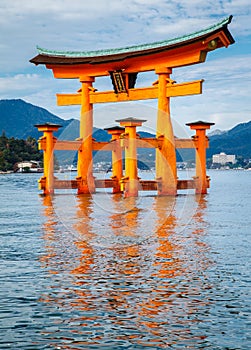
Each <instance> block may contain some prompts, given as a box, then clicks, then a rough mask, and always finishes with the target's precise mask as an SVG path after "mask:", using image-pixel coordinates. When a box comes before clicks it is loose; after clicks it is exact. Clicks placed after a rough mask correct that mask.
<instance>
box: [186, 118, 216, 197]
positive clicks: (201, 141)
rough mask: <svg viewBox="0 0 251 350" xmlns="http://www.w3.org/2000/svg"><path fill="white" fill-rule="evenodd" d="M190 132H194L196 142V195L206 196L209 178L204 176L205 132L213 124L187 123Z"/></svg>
mask: <svg viewBox="0 0 251 350" xmlns="http://www.w3.org/2000/svg"><path fill="white" fill-rule="evenodd" d="M186 125H188V126H190V129H191V130H196V135H195V136H194V140H195V141H196V190H195V193H196V194H206V193H207V188H208V187H209V184H208V181H209V178H208V177H207V174H206V149H207V147H208V137H207V136H206V130H207V129H210V127H211V126H212V125H214V123H207V122H203V121H198V122H194V123H187V124H186Z"/></svg>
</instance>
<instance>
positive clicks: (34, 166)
mask: <svg viewBox="0 0 251 350" xmlns="http://www.w3.org/2000/svg"><path fill="white" fill-rule="evenodd" d="M16 167H17V172H18V173H23V172H27V170H28V171H30V172H34V173H40V172H42V171H43V169H42V168H41V165H40V162H37V161H36V160H30V161H23V162H19V163H17V164H16Z"/></svg>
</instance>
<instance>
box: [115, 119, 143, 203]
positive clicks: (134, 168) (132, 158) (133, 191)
mask: <svg viewBox="0 0 251 350" xmlns="http://www.w3.org/2000/svg"><path fill="white" fill-rule="evenodd" d="M116 121H117V122H119V123H120V125H121V126H124V127H125V135H126V136H127V138H126V142H125V177H124V178H123V179H124V181H125V192H124V194H125V197H137V196H138V190H139V179H138V164H137V145H136V138H137V135H136V127H137V126H141V125H142V123H143V122H145V121H146V120H142V119H136V118H125V119H120V120H116ZM123 179H122V180H123Z"/></svg>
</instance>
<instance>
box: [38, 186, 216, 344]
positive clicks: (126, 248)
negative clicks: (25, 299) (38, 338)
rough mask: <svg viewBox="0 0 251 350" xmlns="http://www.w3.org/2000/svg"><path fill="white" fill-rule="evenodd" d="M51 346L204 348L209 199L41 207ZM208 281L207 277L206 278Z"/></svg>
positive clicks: (69, 201) (67, 201) (77, 199)
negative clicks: (206, 213) (48, 279)
mask: <svg viewBox="0 0 251 350" xmlns="http://www.w3.org/2000/svg"><path fill="white" fill-rule="evenodd" d="M43 205H44V215H45V216H46V222H45V223H44V241H45V245H46V251H47V254H46V255H44V256H42V257H41V265H42V267H43V268H45V269H46V270H47V271H48V274H49V275H50V277H49V278H50V281H51V285H50V287H49V288H48V290H47V291H46V292H44V293H43V294H42V295H41V299H40V302H41V303H44V304H45V307H46V308H48V309H52V310H54V311H52V314H51V315H49V317H50V320H51V322H50V325H49V326H48V327H46V325H45V328H44V330H43V331H42V332H43V334H44V335H45V336H46V339H47V340H48V342H49V343H50V344H51V346H54V347H56V346H57V347H58V348H61V349H64V348H65V349H83V348H84V349H89V348H99V347H101V348H107V349H119V348H132V349H142V348H143V347H148V348H153V349H157V348H167V347H168V346H172V347H173V348H185V347H188V348H189V347H190V348H204V347H207V345H209V344H210V340H209V339H208V335H209V323H210V322H211V320H209V315H210V309H211V307H212V303H213V299H212V298H210V293H211V290H212V289H213V288H214V286H213V285H212V281H211V277H210V270H211V268H212V266H213V264H214V262H213V261H212V258H211V254H210V246H208V244H207V243H206V239H205V237H206V235H207V227H208V222H207V221H206V219H205V217H206V216H205V215H204V213H205V212H206V211H207V199H206V197H203V196H202V197H199V196H194V195H191V196H190V195H187V196H182V195H180V196H178V197H155V196H144V197H138V198H127V199H124V198H122V196H121V195H106V194H105V195H104V194H101V193H98V194H95V195H93V196H89V195H83V196H69V195H57V196H55V197H52V198H51V197H49V196H47V197H44V198H43ZM208 271H209V272H208Z"/></svg>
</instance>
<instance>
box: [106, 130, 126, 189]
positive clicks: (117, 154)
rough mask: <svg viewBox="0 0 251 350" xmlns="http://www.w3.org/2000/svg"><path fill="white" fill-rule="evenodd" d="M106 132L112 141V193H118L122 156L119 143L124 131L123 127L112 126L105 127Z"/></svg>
mask: <svg viewBox="0 0 251 350" xmlns="http://www.w3.org/2000/svg"><path fill="white" fill-rule="evenodd" d="M105 130H106V131H107V132H108V134H110V135H112V139H111V142H112V143H113V146H114V148H113V150H112V179H113V180H114V182H115V185H114V187H113V193H120V192H121V188H120V180H121V179H122V177H123V157H122V147H121V145H120V136H121V134H122V133H124V132H125V128H121V127H119V126H114V127H111V128H106V129H105Z"/></svg>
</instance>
